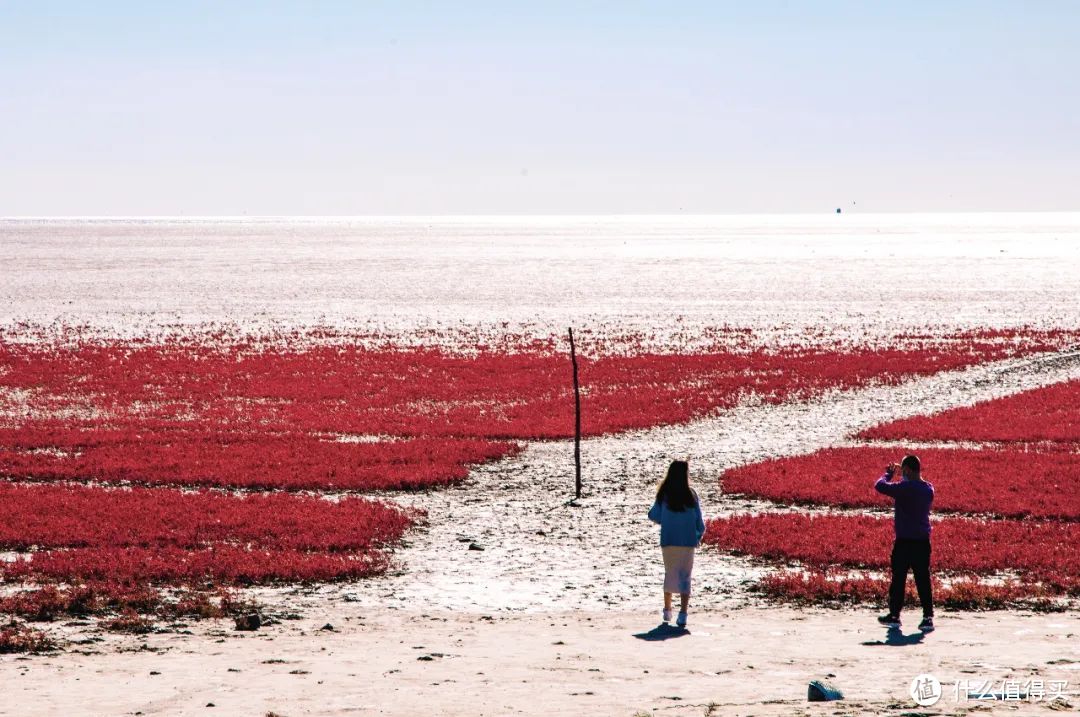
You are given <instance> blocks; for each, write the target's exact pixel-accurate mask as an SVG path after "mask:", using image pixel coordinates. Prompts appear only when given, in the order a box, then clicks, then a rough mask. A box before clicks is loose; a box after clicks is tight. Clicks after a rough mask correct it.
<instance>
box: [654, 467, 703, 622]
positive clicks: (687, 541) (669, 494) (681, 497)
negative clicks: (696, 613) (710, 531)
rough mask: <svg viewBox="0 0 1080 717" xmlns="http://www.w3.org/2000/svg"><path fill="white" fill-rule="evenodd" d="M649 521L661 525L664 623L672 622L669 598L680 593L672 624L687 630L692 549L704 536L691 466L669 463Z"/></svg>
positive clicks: (692, 560)
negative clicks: (676, 615)
mask: <svg viewBox="0 0 1080 717" xmlns="http://www.w3.org/2000/svg"><path fill="white" fill-rule="evenodd" d="M649 520H651V521H652V522H654V523H659V524H660V550H661V552H663V554H664V611H663V613H662V615H663V617H664V622H671V596H672V595H673V594H674V593H679V600H680V603H679V617H678V619H677V620H676V621H675V624H676V625H678V626H679V627H686V610H687V608H688V607H689V606H690V574H691V573H692V572H693V571H694V549H695V548H697V546H698V544H699V543H700V542H701V536H703V535H705V518H704V516H703V515H702V513H701V501H700V500H699V499H698V495H697V493H696V492H694V489H693V488H691V487H690V464H689V463H687V462H686V461H672V462H671V465H670V466H668V470H667V475H666V476H665V477H664V480H663V481H662V482H661V483H660V487H659V488H658V489H657V491H656V502H655V503H653V506H652V508H651V509H650V510H649Z"/></svg>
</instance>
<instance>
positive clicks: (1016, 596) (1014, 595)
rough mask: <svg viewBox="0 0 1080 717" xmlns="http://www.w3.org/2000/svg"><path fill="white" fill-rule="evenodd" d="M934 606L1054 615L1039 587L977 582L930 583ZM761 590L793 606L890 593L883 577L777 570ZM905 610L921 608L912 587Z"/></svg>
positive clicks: (1049, 593)
mask: <svg viewBox="0 0 1080 717" xmlns="http://www.w3.org/2000/svg"><path fill="white" fill-rule="evenodd" d="M931 582H932V583H933V586H934V603H935V605H936V606H937V607H945V608H953V609H956V610H990V609H1000V608H1007V607H1012V606H1014V605H1017V604H1022V605H1026V606H1030V607H1035V608H1041V609H1054V608H1055V607H1057V605H1056V604H1055V602H1054V599H1055V597H1056V593H1055V591H1053V590H1052V589H1049V588H1045V587H1042V586H1040V585H1038V584H1033V583H1027V582H1020V581H1017V580H1005V581H1002V582H994V583H987V582H984V581H981V580H978V579H976V578H971V577H968V578H956V579H953V580H950V581H949V582H947V583H946V582H944V581H942V580H941V579H939V578H937V577H936V576H932V577H931ZM759 588H760V589H761V591H762V593H763V594H764V595H766V596H767V597H770V598H773V599H776V600H783V601H785V602H793V603H797V604H806V605H816V604H820V603H860V602H873V601H878V600H881V598H882V596H884V595H887V594H888V591H889V579H888V578H887V577H875V576H873V575H868V574H865V573H864V574H859V575H848V574H839V575H834V574H830V573H829V572H828V571H823V570H814V571H810V572H801V571H791V570H780V571H776V572H774V573H771V574H769V575H766V576H764V577H762V578H761V580H760V581H759ZM906 593H907V604H909V605H919V596H918V595H917V594H916V591H915V585H914V583H913V582H912V581H910V580H909V581H908V583H907V585H906Z"/></svg>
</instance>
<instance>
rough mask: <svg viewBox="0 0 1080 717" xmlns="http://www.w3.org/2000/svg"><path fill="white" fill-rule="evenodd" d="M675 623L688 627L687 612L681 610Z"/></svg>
mask: <svg viewBox="0 0 1080 717" xmlns="http://www.w3.org/2000/svg"><path fill="white" fill-rule="evenodd" d="M675 624H676V625H677V626H679V627H686V613H685V612H680V613H679V617H678V618H677V619H676V620H675Z"/></svg>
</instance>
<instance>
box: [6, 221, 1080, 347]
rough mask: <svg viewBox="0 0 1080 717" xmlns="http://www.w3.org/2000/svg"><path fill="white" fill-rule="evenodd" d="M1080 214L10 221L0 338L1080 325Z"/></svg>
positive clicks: (667, 334)
mask: <svg viewBox="0 0 1080 717" xmlns="http://www.w3.org/2000/svg"><path fill="white" fill-rule="evenodd" d="M1077 276H1080V214H1076V213H1074V214H1049V213H1047V214H1041V213H1030V214H1019V213H1018V214H909V215H885V214H882V215H857V214H852V215H839V216H838V215H815V216H806V215H802V216H799V215H776V216H710V217H677V216H673V217H456V218H424V217H411V218H361V219H161V220H158V219H115V220H79V219H0V325H5V324H8V325H9V324H12V323H14V322H18V321H29V322H32V323H35V324H50V323H53V322H57V321H61V322H64V323H69V324H87V325H90V326H92V327H95V328H98V329H101V330H104V331H106V332H108V333H133V332H134V333H139V332H143V331H152V330H154V329H156V328H160V327H161V326H166V325H171V324H180V325H191V324H195V325H198V324H203V323H207V322H230V323H236V324H239V325H241V326H244V327H260V326H265V325H277V326H282V325H283V326H303V325H311V324H316V323H318V324H331V325H338V326H345V327H353V328H361V329H375V330H386V331H389V332H391V333H408V332H410V331H412V330H413V329H416V328H423V327H442V328H446V327H449V328H451V329H454V328H461V327H463V326H482V327H485V328H487V329H489V330H495V331H499V330H519V329H522V328H524V329H526V330H527V331H529V332H530V333H540V334H547V333H551V332H559V333H561V332H562V331H563V330H564V328H563V327H565V326H566V325H568V324H573V325H576V326H585V327H590V328H592V329H593V330H597V331H600V332H607V331H611V332H618V331H642V332H644V333H645V334H646V335H648V336H649V337H650V338H651V339H654V340H656V341H660V342H669V341H671V340H673V337H679V338H678V339H677V340H679V341H686V340H688V337H689V340H691V341H692V339H693V336H694V335H695V333H696V331H697V330H698V329H699V328H700V327H703V326H710V325H711V326H716V325H723V324H730V325H736V326H748V327H754V328H764V327H769V328H775V327H776V326H778V325H782V326H786V327H787V328H788V329H789V330H790V331H793V332H798V331H800V330H801V329H802V327H805V326H824V327H827V330H828V331H830V332H835V333H840V334H843V333H844V332H849V331H860V332H861V331H870V332H872V333H876V332H878V331H880V330H882V329H883V328H885V327H888V328H889V329H891V330H902V329H904V328H907V327H922V326H925V325H926V324H928V323H930V324H935V325H942V326H945V327H957V326H971V325H994V326H1013V325H1020V324H1038V325H1043V326H1046V325H1069V326H1072V325H1075V324H1076V323H1077V316H1080V282H1078V281H1077V280H1076V277H1077Z"/></svg>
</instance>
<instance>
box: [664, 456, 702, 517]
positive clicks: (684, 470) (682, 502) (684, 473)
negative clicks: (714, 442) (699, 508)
mask: <svg viewBox="0 0 1080 717" xmlns="http://www.w3.org/2000/svg"><path fill="white" fill-rule="evenodd" d="M656 500H658V501H663V502H664V504H665V505H667V507H668V510H673V511H675V512H676V513H681V512H682V511H684V510H686V509H687V508H692V507H694V506H695V505H697V496H695V495H694V492H693V491H692V490H690V464H689V463H687V462H686V461H672V462H671V465H670V466H668V469H667V475H666V476H665V477H664V480H663V482H661V483H660V487H659V488H658V489H657V490H656Z"/></svg>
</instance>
